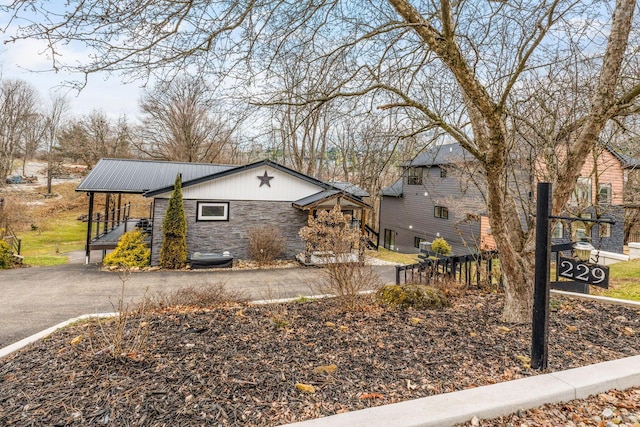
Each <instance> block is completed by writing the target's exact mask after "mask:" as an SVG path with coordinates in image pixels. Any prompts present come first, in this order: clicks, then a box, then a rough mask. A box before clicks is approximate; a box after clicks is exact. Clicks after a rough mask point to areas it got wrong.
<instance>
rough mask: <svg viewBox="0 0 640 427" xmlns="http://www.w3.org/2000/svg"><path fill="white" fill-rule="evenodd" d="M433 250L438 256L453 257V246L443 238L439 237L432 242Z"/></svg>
mask: <svg viewBox="0 0 640 427" xmlns="http://www.w3.org/2000/svg"><path fill="white" fill-rule="evenodd" d="M431 250H432V251H433V252H435V253H436V254H437V255H445V256H446V255H451V245H450V244H449V243H447V241H446V240H444V239H443V238H442V237H438V238H437V239H434V240H433V242H431Z"/></svg>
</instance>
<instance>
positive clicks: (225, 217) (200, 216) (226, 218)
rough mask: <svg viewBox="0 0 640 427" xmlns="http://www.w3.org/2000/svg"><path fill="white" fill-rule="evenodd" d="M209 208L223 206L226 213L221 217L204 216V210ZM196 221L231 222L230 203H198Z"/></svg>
mask: <svg viewBox="0 0 640 427" xmlns="http://www.w3.org/2000/svg"><path fill="white" fill-rule="evenodd" d="M207 206H222V207H223V209H224V213H223V214H222V215H219V216H205V215H203V214H202V208H204V207H207ZM196 221H229V202H205V201H199V202H197V208H196Z"/></svg>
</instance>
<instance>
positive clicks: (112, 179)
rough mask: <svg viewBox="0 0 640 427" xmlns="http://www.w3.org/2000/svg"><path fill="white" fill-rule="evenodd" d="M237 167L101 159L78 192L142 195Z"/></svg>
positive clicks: (77, 189)
mask: <svg viewBox="0 0 640 427" xmlns="http://www.w3.org/2000/svg"><path fill="white" fill-rule="evenodd" d="M237 167H238V166H234V165H216V164H211V163H183V162H162V161H155V160H133V159H101V160H100V161H99V162H98V163H97V164H96V165H95V166H94V168H93V169H92V170H91V172H89V174H88V175H87V176H86V177H85V178H84V179H83V180H82V182H81V183H80V185H78V187H77V188H76V191H87V192H97V193H110V192H113V193H134V194H142V193H144V192H146V191H149V190H154V189H156V188H162V187H168V186H171V187H173V183H174V181H175V180H176V176H177V175H178V174H179V173H180V174H182V181H183V182H184V181H190V180H194V179H196V178H201V177H203V176H207V175H212V174H216V173H219V172H223V171H226V170H229V169H233V168H237Z"/></svg>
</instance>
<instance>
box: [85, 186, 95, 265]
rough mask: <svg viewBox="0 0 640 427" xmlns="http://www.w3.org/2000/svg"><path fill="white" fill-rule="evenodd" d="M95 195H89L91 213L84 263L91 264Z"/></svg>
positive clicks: (88, 219)
mask: <svg viewBox="0 0 640 427" xmlns="http://www.w3.org/2000/svg"><path fill="white" fill-rule="evenodd" d="M93 194H94V193H89V212H88V215H87V242H86V246H85V253H84V263H85V264H89V262H90V260H91V228H92V227H93Z"/></svg>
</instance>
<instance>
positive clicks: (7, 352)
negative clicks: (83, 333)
mask: <svg viewBox="0 0 640 427" xmlns="http://www.w3.org/2000/svg"><path fill="white" fill-rule="evenodd" d="M117 315H118V313H97V314H84V315H82V316H79V317H74V318H73V319H69V320H65V321H64V322H62V323H58V324H57V325H55V326H52V327H50V328H47V329H45V330H44V331H40V332H38V333H37V334H33V335H31V336H29V337H26V338H24V339H21V340H20V341H18V342H16V343H14V344H11V345H8V346H6V347H4V348H1V349H0V359H2V358H3V357H5V356H8V355H10V354H11V353H13V352H15V351H18V350H20V349H21V348H23V347H26V346H28V345H29V344H31V343H34V342H36V341H38V340H40V339H42V338H45V337H47V336H49V335H51V334H52V333H54V332H55V331H57V330H58V329H60V328H64V327H65V326H68V325H70V324H72V323H76V322H79V321H81V320H86V319H91V318H103V317H113V316H117Z"/></svg>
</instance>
